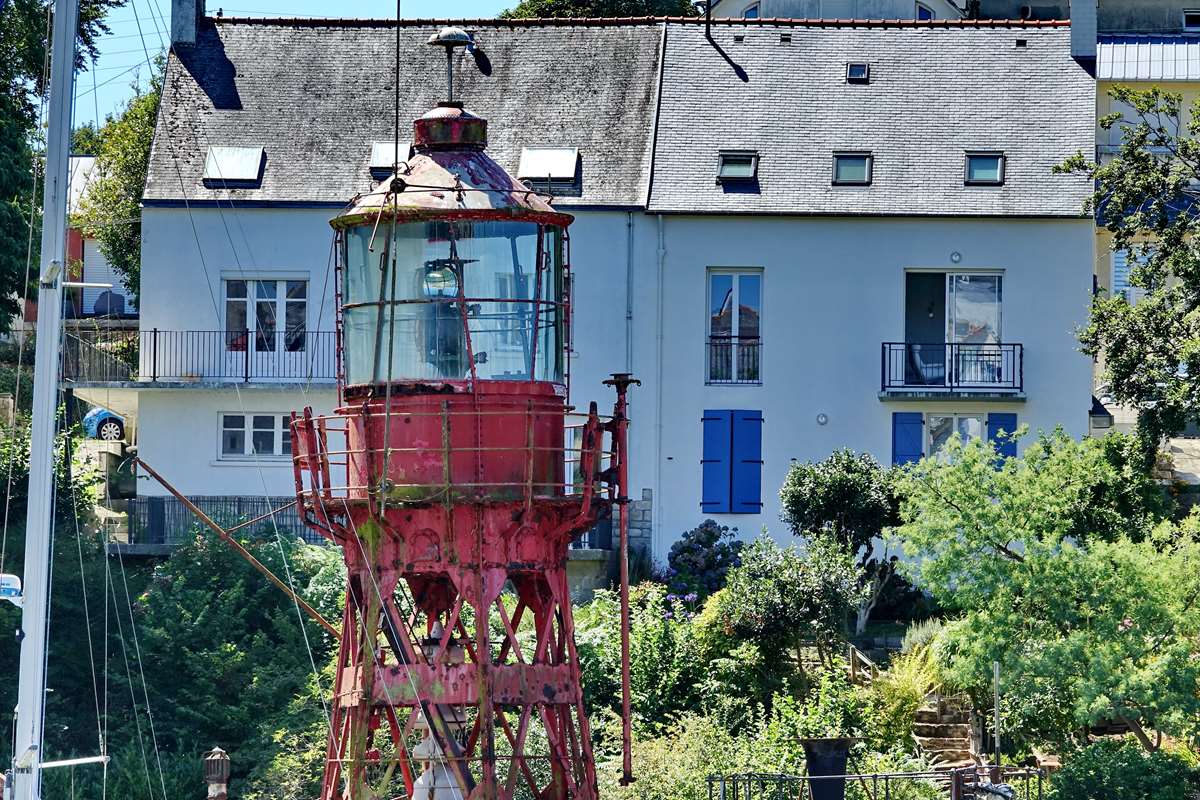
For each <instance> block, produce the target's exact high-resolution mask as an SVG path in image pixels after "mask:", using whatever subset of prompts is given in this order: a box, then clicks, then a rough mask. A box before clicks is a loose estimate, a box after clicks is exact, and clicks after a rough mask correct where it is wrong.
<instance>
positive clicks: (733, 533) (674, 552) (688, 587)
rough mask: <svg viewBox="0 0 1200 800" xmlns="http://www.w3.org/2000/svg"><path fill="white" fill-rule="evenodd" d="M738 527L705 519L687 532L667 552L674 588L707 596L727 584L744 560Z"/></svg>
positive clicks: (701, 598) (743, 544)
mask: <svg viewBox="0 0 1200 800" xmlns="http://www.w3.org/2000/svg"><path fill="white" fill-rule="evenodd" d="M736 537H737V528H732V529H731V528H729V526H727V525H721V524H719V523H717V522H714V521H713V520H711V519H706V520H704V522H701V523H700V524H699V525H698V526H696V527H695V528H692V529H691V530H690V531H688V532H687V533H685V534H684V535H683V536H681V537H680V538H679V540H678V541H676V542H675V543H674V544H673V545H671V552H670V553H668V554H667V564H668V565H669V566H670V568H671V573H670V582H671V588H672V589H674V590H676V591H678V592H693V593H695V594H696V595H698V599H699V600H704V599H705V598H707V597H708V596H709V595H711V594H712V593H713V592H715V591H717V590H718V589H720V588H721V587H722V586H724V585H725V578H726V576H727V575H728V574H729V570H730V569H731V568H733V567H736V566H737V565H738V564H740V563H741V560H740V558H739V555H740V553H741V552H742V548H743V547H744V546H745V542H740V541H738V540H737V538H736Z"/></svg>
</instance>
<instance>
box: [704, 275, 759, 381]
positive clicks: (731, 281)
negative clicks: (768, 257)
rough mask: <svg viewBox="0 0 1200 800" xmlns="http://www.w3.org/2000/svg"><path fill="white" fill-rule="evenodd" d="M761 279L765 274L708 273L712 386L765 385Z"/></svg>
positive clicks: (710, 374)
mask: <svg viewBox="0 0 1200 800" xmlns="http://www.w3.org/2000/svg"><path fill="white" fill-rule="evenodd" d="M762 279H763V276H762V270H751V269H712V270H709V272H708V315H707V316H708V320H707V325H708V374H707V380H708V382H709V383H761V382H762V369H761V353H762V299H763V293H762Z"/></svg>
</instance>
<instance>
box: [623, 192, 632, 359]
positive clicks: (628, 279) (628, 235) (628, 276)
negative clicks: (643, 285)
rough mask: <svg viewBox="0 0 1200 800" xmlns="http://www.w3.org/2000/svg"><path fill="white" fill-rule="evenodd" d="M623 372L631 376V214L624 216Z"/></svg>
mask: <svg viewBox="0 0 1200 800" xmlns="http://www.w3.org/2000/svg"><path fill="white" fill-rule="evenodd" d="M625 371H626V372H628V373H629V374H630V375H632V374H633V212H632V211H630V212H628V213H627V214H626V216H625Z"/></svg>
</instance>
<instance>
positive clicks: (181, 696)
mask: <svg viewBox="0 0 1200 800" xmlns="http://www.w3.org/2000/svg"><path fill="white" fill-rule="evenodd" d="M243 544H245V545H246V546H247V547H248V548H249V549H250V550H251V552H252V553H253V554H254V556H255V557H256V558H258V559H259V560H260V561H261V562H263V563H264V564H266V565H267V567H268V568H270V569H271V570H272V571H273V572H275V574H277V575H280V576H283V575H285V574H288V573H290V576H291V580H292V581H293V583H294V585H295V586H296V589H297V591H298V592H300V594H301V595H304V596H306V597H308V596H312V597H314V599H317V600H320V599H321V598H325V599H326V601H327V602H329V601H332V600H333V598H332V597H331V594H330V593H329V592H327V591H325V590H324V589H322V588H321V586H322V585H324V584H326V583H329V582H330V580H331V579H332V578H335V577H336V576H337V575H339V574H340V560H341V556H340V553H339V552H338V551H337V550H336V549H334V548H327V547H318V546H313V545H305V544H302V543H301V542H299V540H292V539H288V538H286V537H283V538H282V540H280V541H277V540H276V539H275V536H274V534H273V533H272V532H271V531H270V530H269V528H268V529H264V530H263V531H262V532H261V535H249V536H248V537H247V538H246V539H245V540H244V541H243ZM284 559H286V560H287V569H286V570H285V565H284ZM342 585H344V581H343V584H342ZM121 599H122V600H124V598H123V597H122V598H121ZM134 602H135V609H134V620H135V621H136V624H137V630H138V636H139V645H140V653H141V664H142V667H143V668H144V670H145V680H146V685H147V689H146V691H147V694H148V696H149V703H150V707H151V709H152V710H153V713H154V724H155V730H156V732H157V736H158V746H159V748H161V749H163V750H164V751H166V752H169V753H176V754H193V753H194V754H198V753H200V752H203V751H204V750H207V749H209V748H211V747H212V746H214V745H220V746H221V747H222V748H224V749H225V750H227V751H228V752H229V754H230V759H231V762H232V764H233V770H234V776H235V777H236V778H237V779H239V780H240V779H242V778H244V777H245V776H246V775H247V774H248V773H250V772H251V771H252V770H254V769H256V767H257V768H260V770H261V769H262V768H263V765H266V764H268V763H277V762H276V756H277V755H278V750H279V748H281V747H291V746H293V745H294V744H295V741H294V738H293V737H294V736H295V735H299V734H301V733H304V732H307V731H309V730H312V729H315V725H314V723H313V720H314V719H316V720H318V721H321V723H322V724H324V721H323V718H322V717H321V716H320V715H321V713H322V712H323V708H324V707H323V705H322V704H321V703H319V702H318V703H316V704H315V705H313V706H311V708H310V711H311V715H308V716H306V715H304V714H300V713H299V712H297V710H296V709H295V707H294V705H293V704H294V701H295V699H296V698H297V697H305V698H311V697H313V696H314V695H319V694H321V692H322V691H323V692H324V693H325V694H327V693H328V692H329V690H330V685H329V684H328V683H327V682H326V683H324V687H323V690H318V689H316V688H315V687H314V685H313V684H312V681H313V665H314V664H315V665H316V666H317V667H318V668H322V667H324V666H325V665H326V663H327V662H328V660H329V658H330V657H331V653H332V650H333V645H334V643H333V642H332V640H331V639H330V637H329V636H328V635H327V634H325V632H324V631H323V630H322V629H321V628H319V627H318V626H317V625H316V624H315V623H313V622H312V621H310V620H308V618H307V617H305V618H304V621H303V622H301V620H300V618H299V617H298V616H297V609H296V607H295V605H294V604H293V602H292V601H291V600H290V599H289V598H288V597H287V596H286V595H284V594H283V593H282V592H280V591H279V590H278V589H277V588H276V587H274V586H272V585H271V584H270V583H269V582H268V581H267V580H266V579H265V578H263V577H262V576H261V575H259V574H258V573H257V572H256V571H254V569H253V568H251V567H250V566H249V564H247V563H246V562H245V561H243V560H242V559H241V557H240V556H238V555H237V554H236V553H235V552H234V551H233V550H232V549H231V548H229V547H228V546H226V545H225V544H223V543H222V542H220V541H219V540H217V539H216V537H215V536H214V535H212V534H208V533H204V534H202V535H197V536H196V538H195V539H193V540H192V541H191V542H189V543H187V544H185V545H183V546H181V547H179V548H178V549H176V550H175V551H174V552H173V553H172V555H171V557H170V558H169V559H167V560H166V561H164V562H162V563H161V564H160V565H159V566H158V567H157V568H156V569H155V570H154V573H153V576H152V577H151V580H150V582H149V585H148V587H147V588H146V590H145V592H144V593H143V594H141V595H140V596H138V597H135V598H134ZM322 611H323V612H324V613H325V614H327V615H329V616H333V617H334V618H336V614H337V610H336V608H333V609H330V608H324V609H322ZM126 635H127V636H128V635H129V633H128V631H126ZM123 677H124V676H123V674H122V673H120V672H118V679H119V680H120V679H123ZM140 679H141V678H140V675H138V674H136V672H135V674H134V680H135V681H137V683H136V684H135V686H134V687H133V688H134V690H135V692H134V693H135V695H136V696H137V697H138V699H139V704H140V702H141V697H142V694H141V691H142V689H141V684H140ZM126 691H127V690H126ZM142 724H143V726H144V725H145V722H144V721H143V723H142ZM284 729H286V730H287V732H286V733H282V734H281V733H280V731H281V730H284ZM118 730H119V731H120V732H121V734H122V735H123V736H124V737H126V738H127V739H129V740H133V739H135V738H136V730H135V721H134V720H133V719H132V718H131V717H127V718H126V719H124V720H123V721H122V724H121V726H120V727H119V728H118ZM289 734H291V735H289ZM322 738H323V735H322ZM321 744H322V742H321V741H318V742H317V743H316V746H317V747H318V748H319V747H320V745H321Z"/></svg>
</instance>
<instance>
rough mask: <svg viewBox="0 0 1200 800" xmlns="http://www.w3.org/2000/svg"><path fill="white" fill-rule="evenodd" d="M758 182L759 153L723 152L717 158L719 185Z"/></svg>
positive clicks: (742, 151) (745, 151) (743, 151)
mask: <svg viewBox="0 0 1200 800" xmlns="http://www.w3.org/2000/svg"><path fill="white" fill-rule="evenodd" d="M754 180H758V153H756V152H754V151H753V150H722V151H721V152H720V153H719V154H718V158H717V183H737V182H742V181H754Z"/></svg>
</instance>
